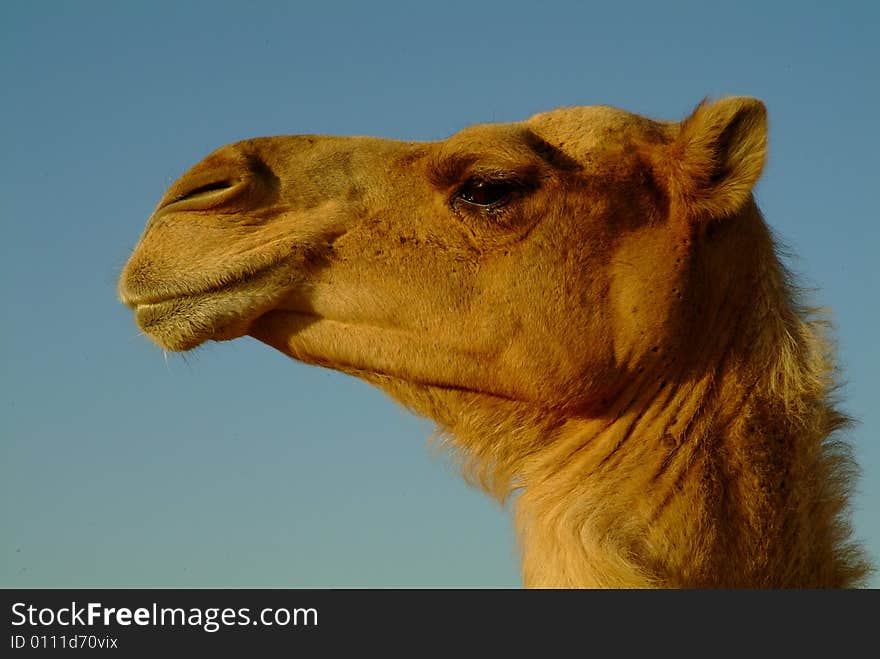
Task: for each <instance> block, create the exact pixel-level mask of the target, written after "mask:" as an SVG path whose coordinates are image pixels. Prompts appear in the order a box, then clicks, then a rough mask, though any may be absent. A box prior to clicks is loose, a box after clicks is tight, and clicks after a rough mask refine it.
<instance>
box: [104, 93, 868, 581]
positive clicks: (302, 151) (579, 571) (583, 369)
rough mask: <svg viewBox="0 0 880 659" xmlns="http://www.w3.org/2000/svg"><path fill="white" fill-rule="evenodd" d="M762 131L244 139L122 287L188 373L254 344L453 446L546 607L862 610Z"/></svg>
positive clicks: (825, 344)
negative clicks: (805, 592) (765, 181)
mask: <svg viewBox="0 0 880 659" xmlns="http://www.w3.org/2000/svg"><path fill="white" fill-rule="evenodd" d="M766 143H767V120H766V109H765V106H764V105H763V103H762V102H761V101H759V100H757V99H754V98H748V97H731V98H724V99H720V100H717V101H714V102H708V101H704V102H702V103H701V104H699V105H698V106H697V107H696V109H695V110H694V111H693V112H692V113H691V114H690V115H689V116H688V117H687V118H685V119H684V120H683V121H658V120H653V119H649V118H646V117H642V116H639V115H635V114H632V113H629V112H626V111H623V110H619V109H615V108H611V107H606V106H595V107H569V108H562V109H557V110H553V111H550V112H544V113H541V114H537V115H535V116H533V117H531V118H530V119H528V120H526V121H523V122H519V123H506V124H486V125H477V126H472V127H469V128H466V129H464V130H462V131H460V132H459V133H457V134H455V135H453V136H451V137H449V138H448V139H446V140H442V141H438V142H429V143H424V142H404V141H393V140H386V139H377V138H370V137H328V136H313V135H297V136H279V137H264V138H255V139H249V140H245V141H242V142H238V143H234V144H230V145H227V146H224V147H222V148H220V149H219V150H217V151H215V152H214V153H212V154H211V155H209V156H208V157H207V158H205V159H204V160H203V161H201V162H200V163H198V164H197V165H195V167H193V168H192V169H191V170H190V171H189V172H187V173H186V174H185V175H184V176H182V177H181V178H180V179H179V180H178V181H177V182H176V183H174V184H173V185H172V186H171V187H170V189H169V190H168V191H167V193H166V194H165V196H164V198H163V199H162V200H161V202H160V203H159V205H158V207H157V209H156V210H155V212H154V213H153V215H152V216H151V217H150V219H149V221H148V223H147V226H146V229H145V231H144V233H143V235H142V237H141V239H140V242H139V244H138V246H137V248H136V249H135V251H134V253H133V254H132V255H131V258H130V260H129V261H128V263H127V265H126V266H125V268H124V270H123V272H122V274H121V279H120V284H119V293H120V297H121V300H122V301H123V302H124V303H125V304H126V305H128V306H129V307H131V308H132V309H133V310H134V312H135V317H136V322H137V324H138V325H139V326H140V328H141V329H142V331H143V332H144V333H146V334H147V335H148V336H149V337H151V338H152V339H153V340H154V341H155V342H157V343H158V344H159V345H160V346H162V347H163V348H165V349H168V350H172V351H185V350H190V349H192V348H195V347H196V346H198V345H200V344H201V343H203V342H205V341H208V340H215V341H219V340H229V339H235V338H237V337H241V336H245V335H250V336H251V337H254V338H256V339H257V340H259V341H261V342H263V343H265V344H268V345H269V346H271V347H273V348H276V349H277V350H279V351H281V352H282V353H284V354H285V355H288V356H289V357H292V358H293V359H297V360H300V361H303V362H306V363H309V364H313V365H318V366H323V367H328V368H333V369H337V370H339V371H342V372H344V373H348V374H350V375H354V376H356V377H359V378H362V379H363V380H366V381H367V382H369V383H372V384H373V385H375V386H377V387H379V388H381V389H382V390H384V391H385V392H387V393H388V394H390V395H391V396H392V397H393V398H395V399H396V400H398V401H399V402H401V403H402V404H403V405H405V406H406V407H408V408H409V409H411V410H412V411H414V412H415V413H417V414H420V415H424V416H426V417H429V418H430V419H432V420H433V421H434V422H435V423H436V425H437V429H438V435H439V436H440V437H441V438H442V441H443V442H444V444H446V445H447V446H448V447H449V449H450V450H451V451H452V454H453V455H454V456H456V458H457V459H458V462H460V465H461V469H462V472H463V474H464V476H465V477H466V478H467V479H468V480H469V482H471V483H473V484H476V485H478V486H479V487H481V488H483V489H484V490H485V491H486V492H487V493H488V494H490V495H491V496H493V497H495V498H496V499H498V500H499V501H501V502H504V503H506V504H509V505H510V506H511V507H512V508H513V514H514V521H515V529H516V533H517V537H518V540H519V548H520V551H521V560H522V577H523V584H524V586H526V587H534V588H569V587H587V588H643V587H645V588H648V587H656V588H708V587H718V588H787V587H806V588H813V587H817V588H818V587H829V588H838V587H850V586H858V585H861V584H863V583H864V579H865V577H866V575H867V574H868V573H869V571H870V569H871V568H870V565H869V561H868V560H867V558H866V556H865V553H864V551H863V549H862V548H861V547H860V545H859V544H858V543H857V542H855V541H854V540H853V539H852V538H851V529H850V525H849V512H848V510H849V509H848V497H849V490H850V488H851V485H852V483H853V480H854V475H855V471H856V467H855V464H854V461H853V459H852V457H851V454H850V449H849V447H848V445H847V443H846V442H845V441H844V440H843V439H841V438H840V437H839V434H840V433H839V431H840V430H841V429H843V428H845V426H846V425H847V423H848V419H847V418H846V417H845V416H844V415H843V414H842V413H841V412H839V411H838V410H837V409H836V408H835V404H834V391H835V371H834V366H833V360H832V354H831V352H832V351H831V349H830V347H829V341H828V339H827V338H826V333H827V332H826V324H827V323H826V321H825V320H824V318H823V317H822V315H821V314H820V313H818V312H817V311H816V310H813V309H810V308H808V307H807V306H805V304H804V303H803V301H802V299H801V295H800V293H799V292H798V290H797V289H796V287H795V286H794V284H793V283H792V281H791V276H790V275H789V274H788V272H787V271H786V269H785V268H784V266H783V265H782V264H781V262H780V259H779V258H778V256H777V249H776V247H775V243H774V239H773V237H772V234H771V232H770V230H769V228H768V226H767V225H766V223H765V221H764V219H763V217H762V214H761V212H760V211H759V209H758V207H757V205H756V202H755V200H754V196H753V187H754V185H755V183H756V181H757V180H758V178H759V176H760V174H761V172H762V169H763V166H764V161H765V153H766Z"/></svg>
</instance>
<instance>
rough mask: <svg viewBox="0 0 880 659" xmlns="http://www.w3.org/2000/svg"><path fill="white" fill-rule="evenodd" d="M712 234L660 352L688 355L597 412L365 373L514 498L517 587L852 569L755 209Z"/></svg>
mask: <svg viewBox="0 0 880 659" xmlns="http://www.w3.org/2000/svg"><path fill="white" fill-rule="evenodd" d="M717 231H718V232H719V234H721V233H724V232H729V233H728V235H724V236H722V235H719V236H718V239H717V240H709V241H707V242H706V251H705V253H704V254H702V256H700V257H698V258H697V259H696V260H695V262H694V263H693V264H692V268H693V269H694V272H696V273H697V275H696V276H697V278H698V279H700V280H703V278H705V281H712V282H714V284H713V285H712V286H710V287H708V288H707V292H705V295H706V297H704V298H703V299H705V301H706V304H705V308H704V309H703V310H702V312H701V313H699V314H697V316H698V319H697V320H696V321H695V322H698V323H699V327H698V328H687V327H686V328H685V330H686V331H684V332H683V333H682V335H683V336H687V337H688V344H687V345H686V346H681V345H680V346H672V348H673V354H675V353H676V352H678V353H681V354H684V355H686V356H689V357H685V358H684V359H670V358H669V357H668V356H667V357H664V356H662V355H661V356H659V357H658V358H657V359H656V360H654V361H653V362H652V363H651V364H648V365H646V366H643V367H641V368H639V369H638V370H637V372H634V373H632V374H630V378H629V380H628V382H627V383H626V384H625V385H624V386H623V387H622V388H621V389H620V390H619V393H618V394H617V396H616V397H615V398H614V400H612V401H610V402H609V404H608V406H607V407H606V408H605V409H604V410H603V411H601V412H600V413H594V412H590V413H589V414H585V413H582V414H572V413H570V412H566V413H561V412H558V411H554V410H553V409H542V408H540V407H539V406H536V405H530V404H525V403H520V402H515V401H508V400H502V399H498V398H491V397H487V396H482V395H479V394H475V393H469V392H461V391H453V390H443V389H433V390H431V392H430V394H429V395H427V396H426V395H425V394H424V392H409V391H408V390H407V389H406V388H405V387H401V386H400V385H399V384H397V383H394V382H390V381H385V380H383V379H382V378H375V377H374V378H368V379H372V381H373V382H374V383H375V384H377V385H379V386H380V387H382V388H384V389H386V390H387V391H389V393H391V394H392V395H393V396H394V397H396V398H398V399H399V400H401V401H402V402H404V403H405V404H407V405H408V406H410V407H412V408H414V409H415V410H416V411H418V412H420V413H422V414H425V415H426V416H429V417H432V418H434V419H435V420H437V421H438V422H439V423H440V427H441V434H442V435H443V436H444V437H445V439H446V442H447V443H448V444H449V445H450V446H451V447H452V448H453V450H454V451H455V452H456V453H457V454H458V455H459V457H460V458H461V462H462V464H463V468H464V472H465V474H466V475H468V476H469V477H470V479H471V480H472V481H473V482H476V483H478V484H480V485H481V486H482V487H483V488H484V489H486V490H487V491H488V492H489V493H490V494H492V495H493V496H495V497H496V498H498V499H500V500H502V501H503V500H505V499H507V498H508V497H509V496H510V495H511V494H516V495H517V496H515V503H514V507H515V525H516V529H517V534H518V536H519V541H520V546H521V550H522V564H523V582H524V585H525V586H526V587H537V588H558V587H562V588H564V587H582V588H583V587H586V588H591V587H596V588H599V587H611V588H640V587H669V588H672V587H676V588H680V587H684V588H688V587H694V588H695V587H700V588H702V587H722V588H730V587H760V588H776V587H841V586H846V585H852V584H854V583H855V582H857V581H858V579H859V578H860V577H861V576H862V574H863V572H864V563H863V562H861V559H860V558H859V557H858V556H857V555H856V552H855V550H853V549H849V548H847V547H842V546H841V543H842V542H843V541H844V540H845V538H846V528H845V522H844V521H841V520H840V519H839V517H838V513H839V512H840V508H841V506H842V504H841V503H839V502H840V501H843V500H844V497H842V496H841V491H840V488H842V486H841V485H840V484H839V483H840V482H842V481H845V479H844V478H840V476H843V475H844V473H845V472H846V471H847V470H848V469H851V462H850V461H849V459H848V456H847V455H846V454H845V453H843V452H841V451H842V449H838V448H837V447H836V445H833V444H831V445H828V444H826V443H823V442H824V440H825V439H826V438H827V436H828V435H829V434H830V433H831V432H833V431H834V430H835V429H836V428H838V427H839V426H842V425H844V424H845V423H846V419H845V418H844V417H842V416H841V415H839V414H838V413H837V412H836V411H835V410H834V409H833V408H832V407H831V406H830V404H828V403H827V402H826V398H827V395H828V393H829V389H830V388H831V387H832V386H833V384H832V382H831V375H830V373H828V372H826V371H827V363H826V361H825V356H824V352H823V348H822V342H821V338H820V337H819V336H818V335H817V334H816V331H815V328H812V327H811V326H810V325H809V323H808V322H806V321H804V320H803V318H802V317H801V316H799V315H798V314H797V312H796V310H795V309H794V307H793V304H794V302H793V301H792V300H791V299H790V295H791V294H790V293H789V291H788V287H787V284H786V283H785V275H784V273H783V272H782V271H781V268H780V267H779V266H778V261H777V259H776V257H775V254H774V247H773V244H772V240H771V238H770V235H769V232H768V231H767V229H766V227H765V225H764V223H763V220H762V219H761V217H760V214H759V212H758V210H757V208H755V207H754V205H753V204H752V205H750V206H749V208H748V209H747V210H746V211H745V212H744V213H743V214H742V215H741V216H740V217H738V218H735V221H733V222H730V221H728V222H727V223H726V224H724V225H720V226H719V227H718V228H717ZM716 245H717V247H715V246H716ZM716 249H718V250H720V249H724V250H733V251H734V253H738V254H739V255H740V256H739V257H738V258H735V259H730V258H723V257H722V255H719V254H717V253H713V250H716ZM717 263H725V264H727V266H728V270H727V271H725V272H720V271H717V266H714V265H713V264H717ZM732 263H733V264H736V266H735V267H734V269H732V270H731V269H730V265H731V264H732ZM760 264H763V265H760ZM767 264H771V266H772V267H771V266H768V265H767ZM740 287H747V289H748V291H747V293H746V294H743V291H742V290H741V288H740ZM661 352H662V351H661ZM798 360H800V361H798ZM793 547H797V551H792V548H793Z"/></svg>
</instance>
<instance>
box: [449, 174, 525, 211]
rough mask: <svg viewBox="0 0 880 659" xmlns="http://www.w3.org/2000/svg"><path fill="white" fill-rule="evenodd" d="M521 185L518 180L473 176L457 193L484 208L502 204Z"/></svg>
mask: <svg viewBox="0 0 880 659" xmlns="http://www.w3.org/2000/svg"><path fill="white" fill-rule="evenodd" d="M518 187H519V185H518V183H517V182H516V181H511V180H505V179H495V180H492V179H482V178H472V179H470V180H468V181H466V182H465V184H464V185H462V186H461V188H459V190H458V192H456V193H455V196H456V198H457V199H461V200H462V201H463V202H465V203H468V204H471V205H473V206H480V207H482V208H490V207H493V206H500V205H501V204H502V203H504V202H505V201H507V200H508V198H509V197H510V196H511V195H512V194H513V193H514V192H515V191H516V189H517V188H518Z"/></svg>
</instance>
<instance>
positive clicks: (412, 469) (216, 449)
mask: <svg viewBox="0 0 880 659" xmlns="http://www.w3.org/2000/svg"><path fill="white" fill-rule="evenodd" d="M878 7H880V5H878V4H877V3H873V2H868V1H865V2H841V3H835V4H832V3H810V2H797V3H794V2H777V3H765V2H753V1H751V0H748V1H739V2H735V3H733V2H723V3H713V2H705V1H704V2H662V3H660V2H643V3H639V2H630V3H610V2H602V3H589V2H558V3H553V2H543V3H538V2H533V3H515V2H510V1H509V0H508V1H507V2H477V1H473V0H472V1H471V2H456V1H452V2H448V1H444V2H435V3H390V2H371V3H354V2H352V3H339V2H311V3H307V4H306V3H303V4H300V3H295V2H288V3H269V2H243V1H238V2H156V1H151V2H126V3H122V2H18V1H10V0H7V1H5V2H3V3H0V82H2V89H3V101H2V104H0V108H2V109H0V112H2V119H3V120H2V122H0V137H2V145H3V146H2V157H0V181H2V183H0V186H2V194H0V221H2V228H3V239H2V242H0V249H2V258H0V286H2V294H3V306H2V323H0V333H2V334H0V336H2V342H0V346H2V347H0V350H2V351H3V354H2V363H3V368H2V371H0V410H2V413H0V528H2V529H3V531H2V533H0V585H4V586H8V585H13V586H34V587H51V586H105V587H116V586H172V587H173V586H182V587H185V586H512V587H515V586H518V585H519V573H518V567H517V557H516V553H515V545H514V539H513V536H512V533H511V528H510V523H509V521H508V514H507V512H506V511H504V510H501V509H500V508H499V507H498V506H497V505H496V504H494V503H492V502H490V501H489V500H488V499H486V498H485V497H484V496H483V495H482V494H480V493H479V492H476V491H474V490H471V489H469V488H468V487H467V486H466V485H465V484H464V483H463V482H462V481H461V479H460V478H459V477H458V475H457V474H456V473H455V470H454V469H453V468H452V467H451V466H449V465H448V464H447V463H446V462H445V460H444V458H443V456H442V454H440V455H438V454H436V452H432V451H430V450H429V449H428V448H427V446H426V439H427V438H428V436H429V435H430V432H431V425H430V424H429V423H428V422H426V421H424V420H420V419H416V418H415V417H413V416H411V415H409V414H408V413H407V412H405V411H404V410H402V409H401V408H400V407H399V406H397V405H396V404H395V403H393V402H391V401H390V400H387V399H386V398H385V397H383V395H382V394H380V393H379V392H377V391H374V390H373V389H371V388H370V387H369V386H367V385H365V384H363V383H361V382H359V381H356V380H354V379H350V378H347V377H345V376H342V375H338V374H336V373H333V372H330V371H326V370H321V369H317V368H313V367H308V366H304V365H301V364H297V363H295V362H293V361H291V360H287V359H285V358H284V357H282V356H281V355H280V354H278V353H275V352H274V351H272V350H271V349H269V348H267V347H266V346H263V345H261V344H258V343H256V342H255V341H253V340H251V339H241V340H237V341H234V342H232V343H224V344H211V345H208V346H206V347H204V348H202V349H200V350H198V351H197V352H196V353H192V354H188V355H186V356H185V357H180V356H174V355H171V356H169V358H168V360H167V363H166V361H165V359H163V355H162V352H161V350H159V349H158V348H157V347H155V346H154V345H152V344H150V343H149V342H148V341H147V340H146V339H144V338H143V337H140V336H139V335H138V332H137V330H136V328H135V326H134V324H133V319H132V318H131V314H130V312H129V311H128V310H127V309H125V308H124V307H123V306H121V305H120V304H119V303H118V302H117V300H116V293H115V285H116V278H117V275H118V272H119V269H120V268H121V266H122V265H123V264H124V262H125V260H126V259H127V257H128V254H129V253H130V250H131V248H132V247H133V246H134V244H135V242H136V241H137V238H138V236H139V235H140V232H141V230H142V228H143V226H144V223H145V221H146V218H147V216H148V215H149V213H150V212H151V211H152V209H153V207H154V206H155V204H156V202H157V201H158V199H159V197H160V196H161V194H162V192H163V191H164V189H165V188H166V186H167V185H168V184H170V183H171V182H172V181H173V180H174V179H175V178H176V177H177V176H179V175H180V174H181V173H183V172H184V171H185V170H186V169H188V168H189V167H190V166H191V165H192V164H194V163H195V162H197V161H198V160H200V159H201V158H202V157H203V156H205V155H206V154H207V153H208V152H210V151H211V150H213V149H214V148H216V147H218V146H220V145H222V144H225V143H228V142H231V141H235V140H239V139H243V138H247V137H253V136H257V135H273V134H291V133H322V134H369V135H378V136H383V137H394V138H401V139H413V140H433V139H441V138H443V137H446V136H448V135H450V134H452V133H453V132H455V131H457V130H459V129H461V128H463V127H464V126H467V125H469V124H473V123H478V122H485V121H511V120H518V119H524V118H526V117H528V116H530V115H531V114H533V113H535V112H537V111H541V110H547V109H552V108H554V107H557V106H561V105H592V104H609V105H616V106H620V107H624V108H626V109H628V110H632V111H636V112H640V113H643V114H648V115H650V116H655V117H659V118H667V119H674V118H680V117H682V116H684V115H685V114H686V113H687V112H688V110H689V109H690V108H691V107H693V106H694V105H695V104H696V103H697V102H698V101H699V100H700V99H701V98H702V97H704V96H707V95H708V96H715V97H717V96H721V95H726V94H748V95H753V96H758V97H760V98H762V99H763V100H764V101H765V102H766V103H767V105H768V108H769V113H770V115H769V116H770V155H769V161H768V165H767V168H766V170H765V174H764V177H763V178H762V180H761V182H760V183H759V185H758V188H757V191H756V196H757V199H758V202H759V204H760V205H761V207H762V209H763V210H764V212H765V215H766V217H767V219H768V222H769V223H770V224H771V225H772V226H773V228H774V229H775V230H776V231H777V232H778V234H779V235H780V236H781V237H782V238H783V240H784V241H785V242H786V243H787V244H788V245H789V246H790V248H791V250H792V252H793V253H794V254H796V257H794V258H793V259H791V260H790V261H789V264H790V265H791V266H792V267H793V269H794V270H795V271H796V272H798V273H799V274H800V275H801V277H802V281H803V282H804V283H805V284H806V285H807V286H809V287H814V288H815V289H816V291H815V293H814V300H815V301H816V302H817V303H818V304H821V305H824V306H828V307H830V308H831V309H833V311H834V314H835V319H836V323H837V337H838V342H839V356H840V360H839V362H840V366H841V369H842V371H843V376H844V380H845V387H844V389H843V400H844V407H845V409H846V410H847V411H848V412H849V413H850V414H852V415H853V416H855V417H856V418H857V419H859V421H860V425H858V426H857V427H856V428H855V429H854V430H853V431H852V433H851V437H852V440H853V443H854V444H855V447H856V454H857V457H858V459H859V461H860V463H861V465H862V471H863V475H862V479H861V480H860V482H859V492H858V495H857V496H856V498H855V500H854V507H855V515H854V522H855V529H856V534H857V536H858V537H861V538H862V539H864V540H865V542H866V544H867V546H868V548H869V550H870V551H871V553H872V554H873V555H874V557H875V558H880V515H878V514H877V511H878V510H880V445H878V430H880V406H878V405H877V402H878V395H877V393H878V378H880V376H878V373H880V351H878V348H877V341H876V336H877V330H876V328H877V326H878V324H880V305H878V304H877V299H878V290H880V277H878V273H880V267H878V258H877V251H878V248H880V228H878V224H880V222H878V218H877V212H876V198H875V194H876V189H877V180H878V179H877V163H876V154H877V153H878V152H880V138H878V130H877V108H878V107H880V85H878V83H877V66H878V63H880V47H878V40H877V34H878V33H880V9H878ZM872 583H873V585H874V586H878V585H880V579H878V578H877V577H875V578H874V580H873V581H872Z"/></svg>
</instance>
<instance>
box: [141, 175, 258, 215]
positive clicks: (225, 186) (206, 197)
mask: <svg viewBox="0 0 880 659" xmlns="http://www.w3.org/2000/svg"><path fill="white" fill-rule="evenodd" d="M246 187H247V180H246V179H243V178H238V177H236V176H222V177H218V176H216V175H214V176H199V177H197V178H195V180H192V179H190V180H189V181H186V180H184V182H183V184H182V185H181V184H180V182H178V184H177V185H175V186H173V187H172V188H171V190H169V191H168V193H167V194H166V195H165V198H164V199H163V200H162V202H161V203H160V204H159V208H158V211H162V212H164V211H166V210H168V211H183V210H187V211H200V210H210V209H213V208H217V207H218V206H220V205H221V204H224V203H226V202H228V201H230V200H231V199H233V198H234V197H237V196H238V195H239V193H241V192H242V191H243V190H244V189H245V188H246Z"/></svg>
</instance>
